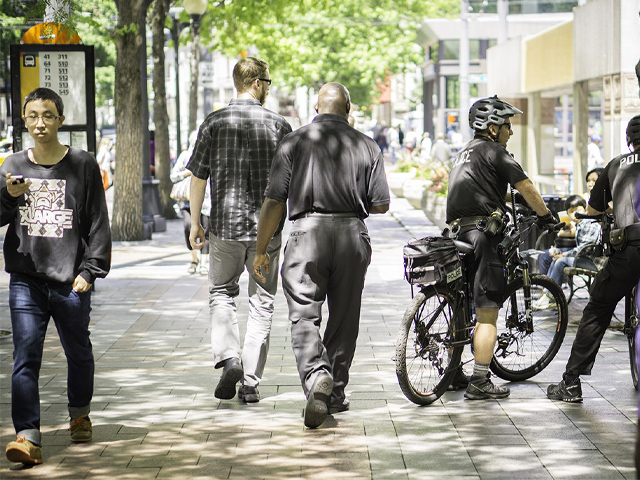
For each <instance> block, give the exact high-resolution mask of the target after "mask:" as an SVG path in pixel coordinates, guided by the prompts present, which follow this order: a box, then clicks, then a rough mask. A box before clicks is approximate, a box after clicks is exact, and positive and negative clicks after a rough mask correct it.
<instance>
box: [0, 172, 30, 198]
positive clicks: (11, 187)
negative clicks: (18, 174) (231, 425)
mask: <svg viewBox="0 0 640 480" xmlns="http://www.w3.org/2000/svg"><path fill="white" fill-rule="evenodd" d="M6 179H7V192H8V193H9V195H11V196H12V197H14V198H18V197H19V196H20V195H24V194H25V193H26V192H28V191H29V186H30V185H31V180H27V181H26V182H20V183H18V182H19V180H18V179H17V178H13V177H11V174H10V173H7V175H6Z"/></svg>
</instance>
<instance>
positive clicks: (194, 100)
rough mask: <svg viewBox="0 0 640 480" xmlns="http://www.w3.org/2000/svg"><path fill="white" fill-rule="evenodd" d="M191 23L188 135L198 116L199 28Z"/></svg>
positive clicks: (192, 129) (194, 127)
mask: <svg viewBox="0 0 640 480" xmlns="http://www.w3.org/2000/svg"><path fill="white" fill-rule="evenodd" d="M194 23H195V22H194V21H193V20H192V21H191V63H190V67H191V90H190V91H189V135H191V132H193V131H194V130H195V129H196V127H197V126H196V118H197V115H198V65H199V63H200V33H199V28H198V27H196V26H195V25H194Z"/></svg>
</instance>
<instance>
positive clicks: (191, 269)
mask: <svg viewBox="0 0 640 480" xmlns="http://www.w3.org/2000/svg"><path fill="white" fill-rule="evenodd" d="M197 268H198V262H191V264H190V265H189V268H188V269H187V272H189V273H190V274H191V275H193V274H194V273H196V269H197Z"/></svg>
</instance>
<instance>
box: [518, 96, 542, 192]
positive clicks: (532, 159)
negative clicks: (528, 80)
mask: <svg viewBox="0 0 640 480" xmlns="http://www.w3.org/2000/svg"><path fill="white" fill-rule="evenodd" d="M540 97H541V96H540V92H533V93H530V94H529V97H528V101H527V104H528V106H529V108H528V112H527V150H526V151H527V155H526V157H525V159H524V161H523V163H522V168H524V169H525V170H526V171H527V173H528V174H529V178H531V179H532V180H533V181H535V180H534V178H535V177H536V176H537V175H538V171H539V161H538V159H539V157H540V131H541V123H540V118H541V106H540V100H541V98H540Z"/></svg>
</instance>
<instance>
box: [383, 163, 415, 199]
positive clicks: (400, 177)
mask: <svg viewBox="0 0 640 480" xmlns="http://www.w3.org/2000/svg"><path fill="white" fill-rule="evenodd" d="M415 176H416V172H415V170H413V171H411V172H389V173H387V183H388V184H389V190H391V191H392V192H393V194H394V195H395V196H396V197H403V196H404V193H403V191H402V186H403V185H404V182H406V181H407V180H411V179H412V178H413V177H415Z"/></svg>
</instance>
